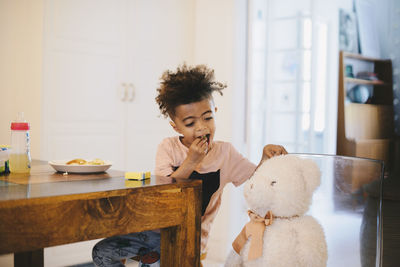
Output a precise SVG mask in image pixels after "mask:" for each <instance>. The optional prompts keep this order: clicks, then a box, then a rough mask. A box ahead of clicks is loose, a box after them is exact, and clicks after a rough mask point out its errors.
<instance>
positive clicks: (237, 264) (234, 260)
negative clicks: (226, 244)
mask: <svg viewBox="0 0 400 267" xmlns="http://www.w3.org/2000/svg"><path fill="white" fill-rule="evenodd" d="M242 266H243V261H242V257H241V256H240V255H239V254H237V253H236V251H235V250H233V249H232V250H231V252H230V253H229V255H228V257H227V258H226V261H225V265H224V267H242Z"/></svg>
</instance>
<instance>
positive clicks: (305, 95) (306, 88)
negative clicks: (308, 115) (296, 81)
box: [301, 83, 311, 112]
mask: <svg viewBox="0 0 400 267" xmlns="http://www.w3.org/2000/svg"><path fill="white" fill-rule="evenodd" d="M310 102H311V84H310V83H303V88H302V94H301V111H302V112H310Z"/></svg>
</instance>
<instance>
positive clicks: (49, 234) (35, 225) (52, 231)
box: [0, 161, 201, 266]
mask: <svg viewBox="0 0 400 267" xmlns="http://www.w3.org/2000/svg"><path fill="white" fill-rule="evenodd" d="M200 225H201V181H199V180H180V181H177V180H175V179H172V178H169V177H162V176H154V175H152V176H151V178H150V179H147V180H144V181H128V180H125V179H124V173H123V172H121V171H115V170H107V171H106V172H102V173H92V174H72V173H68V174H66V173H64V174H63V173H60V172H56V171H55V170H54V169H52V168H51V167H50V166H49V165H48V163H47V162H45V161H33V162H32V169H31V173H30V174H25V175H24V174H12V173H11V174H7V175H1V176H0V254H6V253H14V266H43V264H44V260H43V249H44V248H46V247H51V246H57V245H62V244H68V243H74V242H79V241H85V240H93V239H98V238H103V237H110V236H115V235H122V234H128V233H132V232H141V231H146V230H152V229H160V231H161V266H200ZM71 257H73V255H71Z"/></svg>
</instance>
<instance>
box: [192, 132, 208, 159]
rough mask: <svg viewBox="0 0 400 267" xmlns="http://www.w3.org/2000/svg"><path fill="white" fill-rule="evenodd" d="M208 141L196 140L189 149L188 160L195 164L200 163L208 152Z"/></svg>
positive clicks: (204, 139) (203, 138) (205, 139)
mask: <svg viewBox="0 0 400 267" xmlns="http://www.w3.org/2000/svg"><path fill="white" fill-rule="evenodd" d="M208 149H209V147H208V140H207V138H205V137H201V138H196V140H194V141H193V143H192V144H191V145H190V147H189V152H188V156H187V157H188V159H189V160H190V161H191V162H192V163H195V164H198V163H200V162H201V161H202V160H203V159H204V157H205V156H206V155H207V152H208Z"/></svg>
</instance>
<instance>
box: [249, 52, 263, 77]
mask: <svg viewBox="0 0 400 267" xmlns="http://www.w3.org/2000/svg"><path fill="white" fill-rule="evenodd" d="M250 68H251V69H250V73H251V81H252V82H255V81H257V82H260V81H264V80H265V53H264V51H254V52H253V56H252V58H251V65H250Z"/></svg>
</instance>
